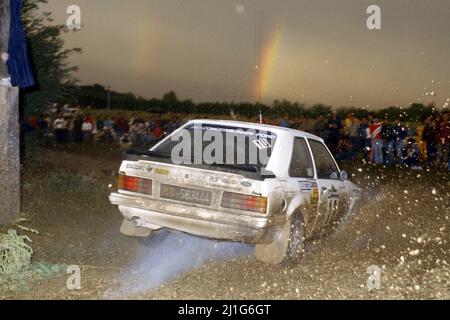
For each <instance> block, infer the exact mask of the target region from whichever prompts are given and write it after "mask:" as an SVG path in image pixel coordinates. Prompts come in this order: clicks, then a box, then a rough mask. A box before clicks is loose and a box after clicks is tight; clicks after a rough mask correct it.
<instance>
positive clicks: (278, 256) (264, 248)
mask: <svg viewBox="0 0 450 320" xmlns="http://www.w3.org/2000/svg"><path fill="white" fill-rule="evenodd" d="M290 231H291V220H288V221H287V222H286V224H285V225H284V227H283V229H281V230H280V231H279V232H278V233H277V235H276V236H275V240H274V241H273V242H271V243H269V244H257V245H256V246H255V257H256V259H258V260H260V261H263V262H266V263H274V264H279V263H281V262H283V260H284V258H285V257H286V251H287V247H288V243H289V234H290Z"/></svg>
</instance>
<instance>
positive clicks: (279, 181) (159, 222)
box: [109, 120, 360, 263]
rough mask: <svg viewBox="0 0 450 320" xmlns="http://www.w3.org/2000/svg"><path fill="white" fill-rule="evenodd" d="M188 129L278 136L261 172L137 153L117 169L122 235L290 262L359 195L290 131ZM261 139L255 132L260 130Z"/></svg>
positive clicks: (326, 155)
mask: <svg viewBox="0 0 450 320" xmlns="http://www.w3.org/2000/svg"><path fill="white" fill-rule="evenodd" d="M192 126H203V127H207V128H211V127H212V128H215V127H219V128H221V129H223V128H234V129H236V128H239V129H242V130H261V131H264V132H270V134H272V135H273V136H272V137H275V138H274V139H273V140H272V141H270V143H271V154H270V158H269V160H268V162H267V163H266V164H265V166H264V167H263V168H260V170H259V171H258V172H246V171H242V170H240V168H239V169H237V170H233V166H229V167H228V166H225V167H220V166H218V167H216V166H214V165H211V166H208V165H200V166H192V165H183V164H181V165H180V164H174V163H173V161H172V160H170V159H162V158H161V159H160V158H158V157H155V156H154V154H152V152H153V151H155V150H156V151H158V150H159V149H161V145H163V144H164V143H166V144H168V143H169V142H168V141H169V140H170V139H171V135H170V136H168V137H166V138H165V139H164V140H162V141H161V142H160V143H158V144H157V145H156V146H154V147H153V148H152V149H151V150H150V153H149V154H137V155H136V154H135V155H133V154H132V155H130V156H128V160H124V161H123V162H122V164H121V167H120V170H119V185H118V191H117V192H113V193H112V194H111V195H110V197H109V199H110V201H111V203H112V204H114V205H117V206H118V208H119V210H120V212H121V213H122V215H123V216H124V221H123V224H122V227H121V231H122V233H124V234H126V235H130V236H148V235H150V233H151V231H153V230H158V229H161V228H168V229H173V230H178V231H182V232H186V233H190V234H194V235H197V236H202V237H207V238H213V239H222V240H231V241H242V242H245V243H252V244H256V250H255V254H256V257H257V258H259V259H260V260H263V261H267V262H273V263H279V262H282V261H292V262H295V261H297V260H298V259H299V258H300V257H301V253H302V251H303V243H304V240H310V239H313V238H317V237H320V236H323V235H325V234H328V233H330V232H331V231H332V230H333V228H334V227H336V226H337V225H338V224H339V223H341V222H342V220H343V219H344V218H345V217H346V216H347V215H348V214H349V213H350V212H351V211H352V210H355V208H356V206H357V204H358V202H359V201H358V200H359V199H360V190H359V188H358V187H357V186H355V185H354V184H353V183H352V182H350V181H348V180H347V177H346V173H345V172H343V171H340V169H339V167H338V165H337V163H336V162H335V160H334V158H333V157H332V155H331V153H330V152H329V150H328V148H327V147H326V145H325V144H324V142H323V140H322V139H321V138H319V137H317V136H314V135H311V134H309V133H306V132H302V131H297V130H293V129H287V128H281V127H275V126H269V125H261V124H255V123H245V122H237V121H213V120H194V121H190V122H188V123H187V124H185V125H184V126H182V127H181V128H179V129H178V130H176V131H175V132H174V133H173V134H172V135H174V134H176V133H177V131H179V130H182V129H183V128H192ZM258 132H259V131H258Z"/></svg>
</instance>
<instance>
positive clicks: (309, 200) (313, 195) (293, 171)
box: [288, 137, 318, 238]
mask: <svg viewBox="0 0 450 320" xmlns="http://www.w3.org/2000/svg"><path fill="white" fill-rule="evenodd" d="M288 186H289V190H290V193H291V199H293V201H296V202H295V204H296V206H297V203H298V202H300V203H299V206H297V208H298V207H300V209H301V210H302V213H303V214H304V217H303V218H304V219H305V221H304V222H305V231H306V232H305V235H306V237H307V238H308V237H310V235H311V232H312V229H313V226H314V222H315V221H316V218H317V212H318V186H317V181H316V179H315V177H314V164H313V161H312V158H311V153H310V151H309V148H308V144H307V142H306V139H305V138H303V137H294V140H293V144H292V155H291V161H290V164H289V178H288Z"/></svg>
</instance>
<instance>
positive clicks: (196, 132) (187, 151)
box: [152, 124, 276, 167]
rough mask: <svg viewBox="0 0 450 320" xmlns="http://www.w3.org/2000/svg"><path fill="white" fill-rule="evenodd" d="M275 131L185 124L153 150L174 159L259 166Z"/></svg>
mask: <svg viewBox="0 0 450 320" xmlns="http://www.w3.org/2000/svg"><path fill="white" fill-rule="evenodd" d="M275 141H276V135H275V134H274V133H273V132H270V131H264V130H259V129H248V128H242V127H235V126H225V125H216V124H192V125H189V126H187V127H185V128H183V129H181V130H179V131H177V132H175V133H174V134H172V135H171V136H169V137H168V138H166V139H165V140H164V141H163V142H162V143H161V144H159V145H157V146H156V147H155V148H154V149H152V151H153V152H157V153H160V154H164V155H166V156H170V157H171V158H172V161H173V162H175V163H180V164H181V163H196V164H207V165H214V164H226V165H230V166H233V165H236V166H239V165H241V166H242V165H248V166H258V167H263V166H265V165H266V164H267V162H268V160H269V158H270V156H271V154H272V150H273V147H274V145H275Z"/></svg>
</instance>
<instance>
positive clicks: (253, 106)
mask: <svg viewBox="0 0 450 320" xmlns="http://www.w3.org/2000/svg"><path fill="white" fill-rule="evenodd" d="M108 94H109V96H110V108H111V109H112V110H114V109H116V110H135V111H145V112H152V113H165V112H175V113H191V114H206V115H208V114H209V115H215V116H218V115H229V114H230V112H234V113H235V114H237V115H240V116H243V117H247V118H251V117H257V116H258V115H259V113H260V110H261V112H262V113H263V115H264V116H265V117H285V116H286V115H289V116H290V117H300V116H304V117H309V118H316V117H318V116H319V115H328V114H330V113H331V111H332V110H333V109H334V108H333V107H332V106H328V105H323V104H315V105H312V106H306V105H305V104H302V103H298V102H291V101H288V100H285V99H283V100H275V101H274V102H273V103H272V104H271V105H267V104H259V103H248V102H241V103H234V102H198V103H196V102H193V101H192V100H182V99H179V98H178V96H177V94H176V93H175V92H174V91H170V92H168V93H166V94H164V95H163V97H162V98H152V99H145V98H143V97H140V96H136V95H134V94H133V93H130V92H129V93H120V92H115V91H111V92H109V93H108V89H107V88H105V87H104V86H102V85H100V84H94V85H84V86H73V88H72V90H71V95H70V96H67V97H66V98H65V99H63V101H62V102H63V103H68V104H71V105H80V106H81V107H91V108H95V109H106V108H107V105H108ZM336 110H337V111H338V113H339V114H340V115H341V116H342V117H344V116H345V115H346V114H348V113H352V114H354V115H355V116H356V117H358V118H364V117H367V116H369V114H371V115H373V116H375V117H379V118H382V119H384V118H387V119H390V120H395V119H402V120H403V121H411V122H417V121H421V120H423V119H424V118H425V117H428V116H430V115H432V114H434V113H437V110H436V108H435V106H434V105H433V104H430V105H424V104H421V103H413V104H411V105H410V106H409V107H406V108H400V107H395V106H391V107H387V108H383V109H379V110H367V109H364V108H356V107H340V108H337V109H336Z"/></svg>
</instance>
